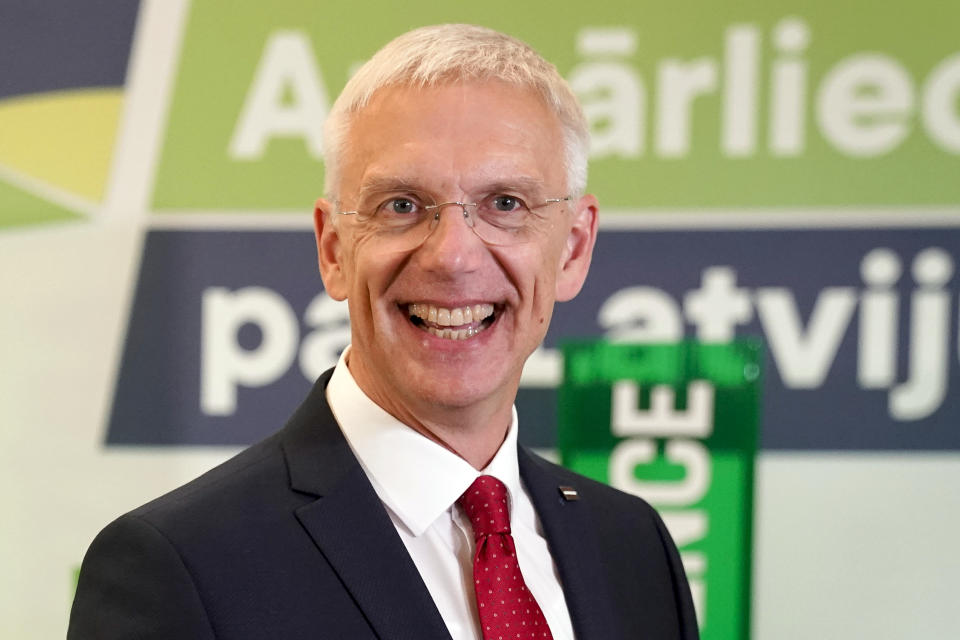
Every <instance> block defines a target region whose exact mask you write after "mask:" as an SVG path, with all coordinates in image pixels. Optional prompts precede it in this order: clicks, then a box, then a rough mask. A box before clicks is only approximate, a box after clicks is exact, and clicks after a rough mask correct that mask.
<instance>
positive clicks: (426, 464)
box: [69, 25, 697, 640]
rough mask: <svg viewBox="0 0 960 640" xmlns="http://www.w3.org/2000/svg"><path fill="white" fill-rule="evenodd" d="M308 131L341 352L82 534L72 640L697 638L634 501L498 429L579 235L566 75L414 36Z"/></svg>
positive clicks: (581, 247)
mask: <svg viewBox="0 0 960 640" xmlns="http://www.w3.org/2000/svg"><path fill="white" fill-rule="evenodd" d="M325 141H326V159H325V160H326V173H327V185H326V192H327V197H326V198H323V199H320V200H319V201H318V202H317V205H316V210H315V214H314V220H315V226H316V237H317V249H318V255H319V265H320V273H321V276H322V278H323V282H324V285H325V288H326V290H327V292H328V294H329V295H330V296H331V297H333V298H336V299H345V300H347V301H348V304H349V309H350V320H351V332H352V333H351V335H352V344H351V346H350V347H348V349H347V350H345V352H344V353H343V355H342V357H341V359H340V362H339V363H338V364H337V366H336V367H335V368H334V369H333V370H332V371H330V372H327V373H326V374H324V375H323V376H321V378H320V379H319V380H318V381H317V383H316V385H315V387H314V389H313V391H312V392H311V395H310V396H309V397H308V398H307V399H306V401H305V402H304V404H303V405H302V406H301V407H300V409H299V410H298V411H297V412H296V413H295V414H294V416H293V417H292V418H291V419H290V421H289V422H288V424H287V426H286V427H284V429H283V430H281V431H280V432H278V433H277V434H275V435H274V436H272V437H271V438H269V439H268V440H266V441H264V442H262V443H260V444H257V445H254V446H253V447H251V448H250V449H248V450H247V451H245V452H244V453H242V454H241V455H239V456H238V457H236V458H234V459H233V460H231V461H228V462H227V463H225V464H224V465H221V466H220V467H218V468H217V469H214V470H213V471H211V472H209V473H208V474H206V475H204V476H202V477H201V478H198V479H197V480H195V481H194V482H192V483H190V484H188V485H186V486H185V487H182V488H181V489H178V490H177V491H175V492H173V493H171V494H169V495H167V496H164V497H162V498H160V499H158V500H155V501H154V502H152V503H150V504H148V505H145V506H144V507H141V508H140V509H137V510H135V511H133V512H131V513H130V514H127V515H125V516H123V517H121V518H120V519H118V520H117V521H115V522H114V523H112V524H111V525H110V526H109V527H107V528H106V529H105V530H104V531H103V532H102V533H101V534H100V535H99V536H98V537H97V539H96V540H95V541H94V543H93V544H92V545H91V548H90V551H89V552H88V554H87V557H86V559H85V560H84V564H83V568H82V572H81V577H80V582H79V587H78V592H77V596H76V599H75V602H74V608H73V612H72V616H71V627H70V632H69V637H71V638H120V637H137V638H268V637H269V638H308V637H309V638H347V639H363V638H410V639H418V640H423V639H431V638H456V639H460V638H467V639H474V638H475V639H483V640H491V639H493V638H497V639H500V638H557V639H560V638H574V637H576V638H581V639H597V640H613V639H616V638H640V637H643V638H652V639H656V640H670V639H674V638H677V639H684V640H690V639H693V638H696V637H697V628H696V621H695V618H694V613H693V607H692V604H691V599H690V593H689V588H688V586H687V582H686V579H685V577H684V574H683V569H682V567H681V564H680V561H679V557H678V555H677V552H676V549H675V548H674V546H673V543H672V541H671V540H670V537H669V535H668V534H667V532H666V529H665V528H664V526H663V523H662V522H661V520H660V519H659V517H658V516H657V515H656V513H655V512H654V511H653V510H652V509H651V508H650V507H649V506H648V505H647V504H646V503H645V502H643V501H642V500H640V499H639V498H635V497H632V496H628V495H625V494H623V493H620V492H618V491H615V490H612V489H610V488H607V487H604V486H602V485H600V484H597V483H594V482H592V481H589V480H587V479H585V478H581V477H579V476H576V475H575V474H572V473H570V472H568V471H566V470H563V469H561V468H560V467H557V466H554V465H552V464H550V463H548V462H546V461H543V460H541V459H539V458H537V457H535V456H533V455H532V454H530V453H529V452H527V451H526V450H525V449H523V448H522V447H518V446H517V430H518V428H519V421H518V418H517V415H516V411H515V410H514V408H513V402H514V399H515V397H516V394H517V389H518V387H519V383H520V375H521V371H522V368H523V364H524V362H525V361H526V359H527V357H528V356H529V355H530V354H531V353H532V352H533V350H534V349H536V348H537V346H538V345H539V344H540V342H541V341H542V340H543V337H544V335H545V333H546V331H547V327H548V325H549V322H550V317H551V314H552V312H553V307H554V304H555V302H557V301H564V300H569V299H570V298H573V297H574V296H575V295H576V294H577V293H578V291H579V290H580V288H581V286H582V285H583V282H584V279H585V278H586V275H587V271H588V268H589V265H590V257H591V254H592V251H593V245H594V241H595V239H596V234H597V202H596V199H595V198H594V197H593V196H591V195H585V194H584V193H583V190H584V187H585V182H586V156H587V146H588V135H587V127H586V122H585V119H584V117H583V113H582V111H581V109H580V106H579V104H578V103H577V100H576V98H575V97H574V95H573V93H572V92H571V90H570V88H569V87H568V86H567V84H566V82H565V81H564V80H563V79H562V77H561V76H560V75H559V74H558V73H557V71H556V69H555V68H554V67H553V66H552V65H551V64H549V63H548V62H546V61H545V60H543V59H542V58H541V57H540V56H539V55H538V54H536V53H535V52H534V51H532V50H531V49H530V48H529V47H527V46H526V45H525V44H523V43H522V42H519V41H517V40H515V39H513V38H510V37H508V36H505V35H503V34H500V33H497V32H494V31H491V30H488V29H484V28H480V27H472V26H466V25H443V26H437V27H427V28H423V29H418V30H416V31H413V32H410V33H408V34H405V35H403V36H401V37H399V38H397V39H396V40H394V41H393V42H391V43H390V44H388V45H387V46H386V47H384V48H383V49H382V50H381V51H380V52H378V53H377V54H376V55H375V56H374V57H373V58H372V59H371V60H370V61H369V62H368V63H367V64H366V65H365V66H364V67H362V68H361V69H360V70H359V71H358V72H357V74H356V75H355V76H354V77H353V78H352V79H351V80H350V82H349V83H348V84H347V87H346V88H345V89H344V91H343V93H342V94H341V96H340V97H339V99H338V100H337V102H336V104H335V105H334V107H333V109H332V110H331V114H330V117H329V119H328V122H327V125H326V129H325Z"/></svg>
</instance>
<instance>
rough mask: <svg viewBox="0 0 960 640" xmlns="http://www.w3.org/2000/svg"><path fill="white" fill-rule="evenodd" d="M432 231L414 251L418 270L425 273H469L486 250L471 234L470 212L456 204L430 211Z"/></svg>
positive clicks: (478, 239)
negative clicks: (431, 212)
mask: <svg viewBox="0 0 960 640" xmlns="http://www.w3.org/2000/svg"><path fill="white" fill-rule="evenodd" d="M433 216H434V217H435V218H436V219H435V220H431V221H430V223H431V226H432V227H433V229H432V230H431V232H430V234H429V235H428V236H427V238H426V240H424V242H423V244H422V245H421V246H420V248H419V249H418V250H417V259H418V260H419V261H420V265H421V267H423V268H424V269H426V270H428V271H446V272H451V273H453V272H469V271H473V270H474V269H476V268H477V267H478V266H479V264H480V261H481V260H482V258H483V253H484V251H486V245H485V244H484V243H483V240H481V239H480V237H479V236H477V234H476V233H474V231H473V229H472V228H471V227H472V226H473V220H472V219H471V218H470V216H471V213H470V212H469V211H468V210H467V208H466V207H464V206H463V205H462V204H460V203H459V202H451V203H449V204H446V205H444V206H442V207H440V208H438V209H436V210H435V211H434V212H433Z"/></svg>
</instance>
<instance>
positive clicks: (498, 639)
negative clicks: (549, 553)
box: [457, 476, 553, 640]
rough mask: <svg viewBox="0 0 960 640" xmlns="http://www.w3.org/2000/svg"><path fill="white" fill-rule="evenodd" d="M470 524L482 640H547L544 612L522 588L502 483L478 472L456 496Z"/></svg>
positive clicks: (525, 589) (548, 630)
mask: <svg viewBox="0 0 960 640" xmlns="http://www.w3.org/2000/svg"><path fill="white" fill-rule="evenodd" d="M457 502H458V503H459V504H460V506H462V507H463V509H464V511H465V512H466V514H467V517H468V518H470V523H471V524H472V525H473V537H474V540H475V541H476V543H477V550H476V553H475V555H474V556H473V587H474V590H475V592H476V594H477V609H478V611H479V612H480V628H481V631H482V632H483V639H484V640H533V639H535V638H536V639H537V640H545V639H550V640H552V638H553V635H551V633H550V628H549V627H548V626H547V621H546V619H545V618H544V617H543V611H541V610H540V606H539V605H538V604H537V601H536V600H534V598H533V594H532V593H530V591H529V590H528V589H527V585H526V583H525V582H524V581H523V576H522V575H521V574H520V564H519V563H518V562H517V552H516V548H515V547H514V544H513V536H512V535H510V512H509V507H508V506H507V488H506V487H505V486H504V485H503V483H502V482H500V481H499V480H497V479H496V478H494V477H493V476H480V477H479V478H477V479H476V480H474V481H473V484H471V485H470V488H469V489H467V490H466V491H465V492H464V494H463V495H462V496H460V499H459V500H458V501H457Z"/></svg>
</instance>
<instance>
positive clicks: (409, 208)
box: [381, 198, 417, 214]
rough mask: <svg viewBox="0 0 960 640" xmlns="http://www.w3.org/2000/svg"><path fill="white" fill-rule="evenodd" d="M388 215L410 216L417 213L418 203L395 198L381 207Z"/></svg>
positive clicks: (407, 199)
mask: <svg viewBox="0 0 960 640" xmlns="http://www.w3.org/2000/svg"><path fill="white" fill-rule="evenodd" d="M381 209H383V210H384V211H385V212H386V213H390V214H396V213H398V214H410V213H416V212H417V203H416V202H414V201H413V200H411V199H410V198H393V199H392V200H387V201H386V202H385V203H383V205H382V206H381Z"/></svg>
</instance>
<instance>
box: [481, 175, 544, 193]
mask: <svg viewBox="0 0 960 640" xmlns="http://www.w3.org/2000/svg"><path fill="white" fill-rule="evenodd" d="M543 186H544V185H543V180H540V179H539V178H533V177H529V176H517V177H512V178H510V179H509V180H497V181H495V182H490V183H488V184H486V185H485V186H484V187H483V188H482V189H481V191H483V192H485V193H499V192H501V191H505V192H511V191H521V192H523V193H530V192H534V193H538V192H540V191H542V190H543Z"/></svg>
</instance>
